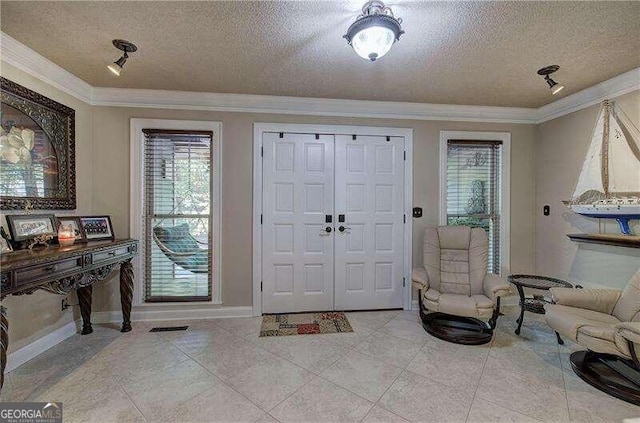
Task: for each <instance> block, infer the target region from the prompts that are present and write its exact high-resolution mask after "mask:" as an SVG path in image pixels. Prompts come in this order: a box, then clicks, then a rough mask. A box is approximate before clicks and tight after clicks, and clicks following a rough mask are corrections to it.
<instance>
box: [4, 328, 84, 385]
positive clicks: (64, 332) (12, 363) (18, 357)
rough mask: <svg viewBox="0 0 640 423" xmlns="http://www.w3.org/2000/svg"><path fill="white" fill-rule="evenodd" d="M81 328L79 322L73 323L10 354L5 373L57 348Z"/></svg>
mask: <svg viewBox="0 0 640 423" xmlns="http://www.w3.org/2000/svg"><path fill="white" fill-rule="evenodd" d="M79 327H80V322H79V321H72V322H69V323H67V324H66V325H64V326H62V327H61V328H59V329H56V330H54V331H53V332H51V333H49V334H47V335H45V336H43V337H42V338H39V339H36V340H35V341H33V342H32V343H30V344H28V345H26V346H24V347H22V348H20V349H19V350H16V351H14V352H12V353H11V354H9V357H7V367H6V369H5V373H9V372H10V371H12V370H14V369H16V368H18V367H20V366H22V365H23V364H24V363H26V362H27V361H29V360H31V359H33V358H35V357H37V356H39V355H40V354H42V353H43V352H45V351H47V350H48V349H49V348H52V347H55V346H56V345H58V344H59V343H60V342H62V341H64V340H65V339H67V338H69V337H71V336H73V335H75V334H76V333H78V329H79Z"/></svg>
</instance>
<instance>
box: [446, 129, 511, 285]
mask: <svg viewBox="0 0 640 423" xmlns="http://www.w3.org/2000/svg"><path fill="white" fill-rule="evenodd" d="M453 140H464V141H469V142H473V141H478V142H483V141H501V142H502V167H501V169H500V174H501V186H500V189H501V197H502V198H501V204H500V211H501V212H500V274H501V275H503V276H504V275H508V274H509V269H510V268H511V262H510V256H511V254H510V253H511V250H510V244H511V243H510V239H511V234H510V227H511V226H510V221H511V219H510V217H511V208H510V204H511V133H510V132H476V131H440V162H439V164H440V184H439V185H440V186H439V188H440V190H439V197H440V198H439V199H440V201H439V224H440V225H444V226H446V225H447V151H448V148H447V147H448V142H449V141H453Z"/></svg>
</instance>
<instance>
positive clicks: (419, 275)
mask: <svg viewBox="0 0 640 423" xmlns="http://www.w3.org/2000/svg"><path fill="white" fill-rule="evenodd" d="M411 280H412V281H413V286H414V287H415V288H416V289H421V290H423V291H426V290H427V289H429V276H427V271H426V270H424V269H423V268H417V269H413V270H412V271H411Z"/></svg>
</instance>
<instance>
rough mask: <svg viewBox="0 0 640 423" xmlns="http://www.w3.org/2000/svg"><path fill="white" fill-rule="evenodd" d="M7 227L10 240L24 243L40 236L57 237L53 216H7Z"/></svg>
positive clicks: (56, 227)
mask: <svg viewBox="0 0 640 423" xmlns="http://www.w3.org/2000/svg"><path fill="white" fill-rule="evenodd" d="M7 226H8V227H9V233H10V234H11V239H12V240H13V241H15V242H21V241H26V240H29V239H33V238H35V237H37V236H41V235H51V236H53V237H56V236H57V232H58V226H57V224H56V218H55V216H54V215H53V214H9V215H7Z"/></svg>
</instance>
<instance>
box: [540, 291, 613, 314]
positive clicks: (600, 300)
mask: <svg viewBox="0 0 640 423" xmlns="http://www.w3.org/2000/svg"><path fill="white" fill-rule="evenodd" d="M549 291H550V292H551V298H552V299H553V301H554V302H555V303H556V304H560V305H564V306H568V307H576V308H583V309H586V310H592V311H599V312H600V313H605V314H611V313H612V312H613V308H614V307H615V305H616V303H617V302H618V298H620V294H621V293H622V291H619V290H617V289H573V288H551V289H550V290H549Z"/></svg>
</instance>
